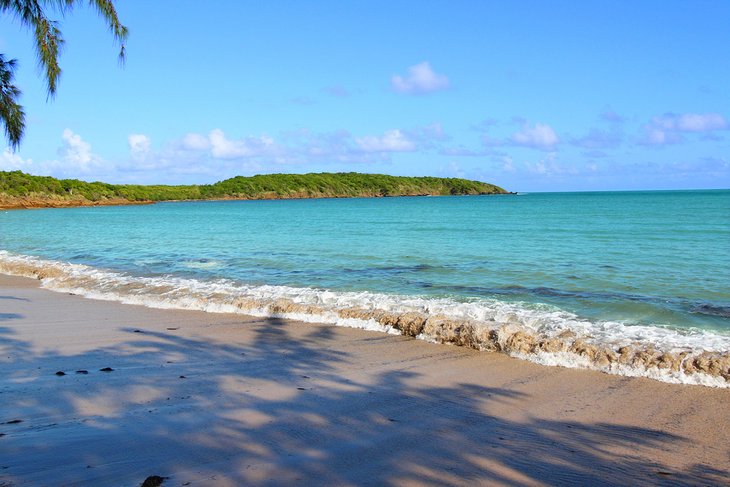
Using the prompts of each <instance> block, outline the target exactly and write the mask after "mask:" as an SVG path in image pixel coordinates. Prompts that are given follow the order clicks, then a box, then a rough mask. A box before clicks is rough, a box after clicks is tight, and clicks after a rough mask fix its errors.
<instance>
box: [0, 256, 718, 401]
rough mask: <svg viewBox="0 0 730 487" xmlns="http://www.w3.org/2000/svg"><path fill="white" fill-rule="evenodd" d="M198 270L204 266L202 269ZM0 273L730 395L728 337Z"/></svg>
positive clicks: (5, 268) (505, 309) (259, 290)
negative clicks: (705, 388) (394, 336)
mask: <svg viewBox="0 0 730 487" xmlns="http://www.w3.org/2000/svg"><path fill="white" fill-rule="evenodd" d="M207 264H208V263H207V262H206V263H204V265H207ZM0 272H2V273H5V274H12V275H18V276H26V277H34V278H37V279H40V280H41V282H42V286H43V287H45V288H47V289H51V290H54V291H63V292H73V293H76V294H80V295H83V296H86V297H89V298H94V299H103V300H110V301H120V302H122V303H129V304H139V305H144V306H149V307H156V308H178V309H195V310H203V311H208V312H221V313H242V314H247V315H253V316H261V317H279V318H290V319H296V320H300V321H308V322H317V323H329V324H333V325H338V326H348V327H355V328H363V329H367V330H375V331H381V332H386V333H397V334H402V335H406V336H411V337H415V338H419V339H423V340H427V341H431V342H436V343H445V344H452V345H459V346H465V347H469V348H473V349H476V350H482V351H494V352H502V353H506V354H508V355H511V356H513V357H518V358H522V359H525V360H529V361H532V362H536V363H540V364H544V365H559V366H564V367H573V368H585V369H592V370H599V371H603V372H607V373H611V374H619V375H626V376H638V377H649V378H652V379H656V380H661V381H665V382H673V383H684V384H700V385H705V386H712V387H726V388H730V335H727V334H721V333H717V332H710V331H702V330H696V329H687V330H678V329H671V328H666V327H661V326H644V325H627V324H624V323H619V322H612V321H588V320H585V319H581V318H579V317H578V316H576V315H574V314H572V313H569V312H566V311H564V310H560V309H558V308H555V307H553V306H547V305H527V304H515V303H506V302H502V301H499V300H494V299H492V300H490V299H473V300H469V301H465V302H461V301H456V300H453V299H447V298H443V299H438V298H424V297H418V296H398V295H387V294H378V293H372V292H335V291H329V290H324V289H312V288H296V287H288V286H269V285H262V286H257V285H246V284H242V283H239V282H235V281H230V280H216V281H200V280H195V279H185V278H180V277H174V276H162V277H137V276H132V275H129V274H125V273H121V272H115V271H107V270H101V269H97V268H93V267H89V266H85V265H79V264H68V263H63V262H57V261H51V260H44V259H40V258H35V257H29V256H23V255H17V254H11V253H9V252H6V251H0Z"/></svg>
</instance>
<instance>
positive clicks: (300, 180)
mask: <svg viewBox="0 0 730 487" xmlns="http://www.w3.org/2000/svg"><path fill="white" fill-rule="evenodd" d="M507 193H508V192H507V191H505V190H504V189H502V188H500V187H499V186H495V185H493V184H489V183H483V182H480V181H471V180H468V179H458V178H435V177H405V176H388V175H385V174H361V173H355V172H349V173H310V174H266V175H258V176H250V177H244V176H236V177H234V178H231V179H226V180H224V181H219V182H217V183H215V184H203V185H180V186H166V185H136V184H108V183H102V182H92V183H89V182H85V181H79V180H77V179H56V178H52V177H47V176H32V175H30V174H25V173H23V172H21V171H10V172H8V171H0V208H42V207H64V206H92V205H110V204H144V203H154V202H157V201H181V200H224V199H241V200H260V199H292V198H356V197H383V196H427V195H430V196H442V195H484V194H507Z"/></svg>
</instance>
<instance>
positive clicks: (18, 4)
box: [0, 0, 129, 150]
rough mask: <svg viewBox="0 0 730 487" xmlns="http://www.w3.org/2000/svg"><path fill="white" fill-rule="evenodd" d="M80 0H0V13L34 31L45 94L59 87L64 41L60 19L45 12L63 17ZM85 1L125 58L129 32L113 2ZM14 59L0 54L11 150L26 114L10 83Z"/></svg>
mask: <svg viewBox="0 0 730 487" xmlns="http://www.w3.org/2000/svg"><path fill="white" fill-rule="evenodd" d="M83 3H85V2H84V1H82V0H0V14H2V15H10V16H14V17H15V18H16V19H17V20H18V21H19V22H20V24H21V25H23V26H24V27H27V28H28V29H30V30H32V31H33V36H34V41H35V48H36V54H37V56H38V66H39V68H40V69H41V72H42V73H43V76H44V77H45V79H46V85H47V96H48V98H53V97H54V96H55V94H56V90H57V88H58V81H59V78H60V77H61V67H60V65H59V63H58V56H59V54H60V53H61V49H62V48H63V43H64V40H63V36H62V34H61V30H60V28H59V26H60V24H59V22H58V21H56V20H52V19H51V18H50V17H49V15H48V12H49V11H50V12H51V13H54V14H56V15H59V16H61V17H63V16H64V15H66V14H67V13H69V12H70V11H72V10H73V9H74V8H75V7H77V6H78V5H79V4H83ZM88 5H89V6H91V7H92V8H94V9H96V11H97V12H98V13H99V15H100V16H101V17H102V19H103V20H104V21H105V22H106V23H107V25H108V26H109V30H110V31H111V33H112V36H113V37H114V39H115V40H116V41H117V42H119V44H120V49H119V59H120V62H124V57H125V42H126V40H127V36H128V34H129V32H128V30H127V28H126V27H125V26H124V25H122V23H121V22H120V21H119V17H118V15H117V11H116V8H115V7H114V3H113V2H112V1H111V0H89V1H88ZM16 63H17V61H16V60H15V59H9V60H6V59H5V56H4V54H0V124H2V125H3V126H4V129H5V138H6V139H7V141H8V143H9V144H10V147H11V149H13V150H15V149H17V147H18V146H19V145H20V141H21V140H22V138H23V133H24V131H25V115H24V112H23V107H22V106H20V104H19V103H18V98H19V97H20V94H21V92H20V90H19V89H18V88H17V87H16V86H15V85H14V84H13V78H14V74H15V68H16Z"/></svg>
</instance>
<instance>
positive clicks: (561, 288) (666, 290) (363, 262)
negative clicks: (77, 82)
mask: <svg viewBox="0 0 730 487" xmlns="http://www.w3.org/2000/svg"><path fill="white" fill-rule="evenodd" d="M0 272H6V273H14V274H21V275H31V276H40V277H43V278H44V279H43V284H44V285H45V286H46V287H48V288H51V289H55V290H59V291H68V292H75V293H80V294H83V295H86V296H89V297H94V298H99V299H115V300H120V301H123V302H131V303H137V304H144V305H148V306H163V307H179V308H193V309H204V310H207V311H224V312H244V313H247V314H256V315H259V316H285V317H292V318H297V319H302V320H308V321H318V322H325V323H332V324H336V325H343V326H358V327H363V328H368V329H375V330H380V331H389V332H393V331H394V329H395V330H400V331H403V328H404V327H403V326H400V328H399V326H396V325H395V324H394V323H395V321H394V320H395V318H387V317H386V318H383V315H382V314H380V315H378V314H377V313H379V312H381V311H385V312H387V313H390V314H391V316H413V313H416V314H420V316H424V317H426V318H429V317H430V318H429V319H431V320H432V321H430V322H428V323H430V325H429V326H426V327H425V328H423V331H422V332H419V333H421V334H420V335H419V336H420V337H423V338H424V339H428V340H432V341H441V342H447V343H467V344H471V345H470V346H473V347H475V348H479V349H482V350H491V349H495V347H496V349H498V350H502V351H505V352H507V353H510V354H511V355H513V356H519V357H521V358H527V359H529V360H533V361H536V362H539V363H545V364H551V365H567V366H575V367H587V368H594V369H598V370H604V371H607V372H610V373H620V374H626V375H643V376H649V377H654V378H659V379H661V380H668V381H672V382H689V383H702V384H706V385H713V386H719V387H729V386H730V367H729V366H728V364H730V191H727V190H722V191H666V192H660V191H657V192H613V193H611V192H605V193H553V194H547V193H543V194H524V195H501V196H464V197H415V198H380V199H320V200H283V201H281V200H280V201H220V202H180V203H161V204H156V205H150V206H120V207H97V208H70V209H47V210H28V211H6V212H1V213H0ZM282 303H283V304H282ZM297 306H298V307H297ZM362 309H365V310H375V311H376V314H375V315H363V314H362V312H361V311H355V312H353V311H352V310H362ZM353 313H354V314H353ZM409 319H410V318H409ZM439 320H440V321H439ZM444 320H446V321H444ZM467 322H468V323H471V324H472V325H473V326H472V325H469V326H467V327H466V328H465V327H464V326H462V325H463V323H467ZM394 327H395V328H394ZM419 329H420V328H419ZM490 330H491V331H490ZM566 332H567V335H566ZM465 333H466V334H469V337H468V338H467V339H465V338H464V336H465ZM515 333H517V335H515ZM520 333H522V335H520ZM524 334H527V335H529V336H530V337H533V338H534V340H533V341H531V342H529V344H528V346H526V347H525V346H523V345H521V343H522V342H521V340H522V338H523V337H524ZM509 337H512V338H509ZM515 337H518V339H515ZM520 337H522V338H520ZM566 337H567V338H566ZM546 340H547V341H548V342H550V341H551V340H552V342H550V343H552V345H548V346H547V348H545V346H543V345H539V346H537V345H536V344H537V343H543V342H545V341H546ZM555 340H558V341H559V343H560V345H559V346H558V347H557V348H556V346H555V345H554V344H555V343H556V342H555ZM583 343H589V344H591V346H594V347H596V348H593V349H589V350H587V351H586V349H585V347H584V346H583ZM626 346H631V347H632V348H631V349H632V350H634V351H635V354H634V355H632V357H633V358H627V356H626V352H625V350H626V348H625V347H626ZM560 347H562V348H560ZM622 347H623V348H622ZM622 350H624V352H622ZM632 353H633V352H632ZM703 353H712V354H714V355H713V357H716V358H717V360H719V362H718V361H716V362H713V363H709V362H707V360H704V359H702V360H704V362H702V364H700V367H701V369H698V368H697V367H696V366H695V365H696V364H695V365H693V363H694V362H692V361H693V360H694V358H692V357H699V356H700V355H702V354H703ZM662 354H664V355H662ZM666 354H670V355H666ZM687 354H689V355H687ZM662 356H663V357H664V358H662ZM647 357H650V358H648V359H647ZM667 357H669V359H668V358H667ZM687 357H690V359H688V358H687ZM713 360H714V359H713ZM668 364H674V365H673V366H672V365H668ZM703 364H704V365H703ZM708 364H709V365H708ZM713 364H714V365H713ZM723 364H725V365H723ZM672 367H673V368H672ZM698 374H700V375H698ZM702 374H705V375H702Z"/></svg>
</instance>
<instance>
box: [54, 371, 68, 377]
mask: <svg viewBox="0 0 730 487" xmlns="http://www.w3.org/2000/svg"><path fill="white" fill-rule="evenodd" d="M56 375H57V376H59V377H61V376H62V375H66V372H64V371H63V370H59V371H58V372H56Z"/></svg>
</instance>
